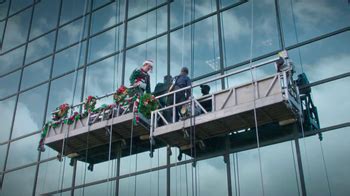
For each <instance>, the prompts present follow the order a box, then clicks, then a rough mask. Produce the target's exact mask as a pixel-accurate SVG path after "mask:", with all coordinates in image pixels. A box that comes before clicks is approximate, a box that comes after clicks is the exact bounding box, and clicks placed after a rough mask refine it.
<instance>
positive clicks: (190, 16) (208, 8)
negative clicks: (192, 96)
mask: <svg viewBox="0 0 350 196" xmlns="http://www.w3.org/2000/svg"><path fill="white" fill-rule="evenodd" d="M184 3H185V5H184ZM170 9H171V11H170V14H171V16H170V21H171V22H170V23H171V24H170V25H171V28H173V27H177V26H179V25H182V24H184V23H187V22H190V21H192V20H194V19H197V18H199V17H201V16H204V15H207V14H209V13H212V12H215V11H216V0H209V1H196V0H191V1H183V0H175V1H174V2H172V3H171V4H170Z"/></svg>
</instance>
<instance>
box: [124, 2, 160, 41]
mask: <svg viewBox="0 0 350 196" xmlns="http://www.w3.org/2000/svg"><path fill="white" fill-rule="evenodd" d="M166 13H167V9H166V6H163V7H161V8H159V9H157V10H155V11H152V12H149V13H147V14H146V15H142V16H140V17H138V18H136V19H134V20H132V21H130V22H129V23H128V36H127V45H128V46H130V45H132V44H135V43H138V42H140V41H143V40H145V39H147V38H150V37H153V36H155V35H157V34H160V33H163V32H165V31H166V28H167V14H166Z"/></svg>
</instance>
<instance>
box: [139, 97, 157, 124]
mask: <svg viewBox="0 0 350 196" xmlns="http://www.w3.org/2000/svg"><path fill="white" fill-rule="evenodd" d="M158 107H159V102H158V100H157V99H156V98H155V97H154V95H151V94H149V93H145V94H143V95H142V96H141V97H140V103H139V105H138V111H139V112H140V113H141V114H142V115H144V116H145V117H146V118H150V117H151V112H152V111H154V110H156V109H158Z"/></svg>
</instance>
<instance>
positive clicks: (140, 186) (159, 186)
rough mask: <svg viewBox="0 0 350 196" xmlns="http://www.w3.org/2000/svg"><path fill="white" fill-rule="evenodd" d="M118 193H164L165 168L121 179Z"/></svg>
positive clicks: (145, 194)
mask: <svg viewBox="0 0 350 196" xmlns="http://www.w3.org/2000/svg"><path fill="white" fill-rule="evenodd" d="M135 182H136V184H135ZM134 187H136V190H135V188H134ZM119 195H144V196H153V195H166V170H165V169H163V170H160V171H153V172H151V173H146V174H141V175H138V176H132V177H128V178H123V179H121V180H120V182H119ZM183 195H185V194H183Z"/></svg>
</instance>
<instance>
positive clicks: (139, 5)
mask: <svg viewBox="0 0 350 196" xmlns="http://www.w3.org/2000/svg"><path fill="white" fill-rule="evenodd" d="M164 2H166V0H156V1H154V0H129V12H128V16H129V18H130V17H132V16H135V15H136V14H140V13H141V12H144V11H147V10H149V9H151V8H154V7H156V6H157V5H160V4H162V3H164Z"/></svg>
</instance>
